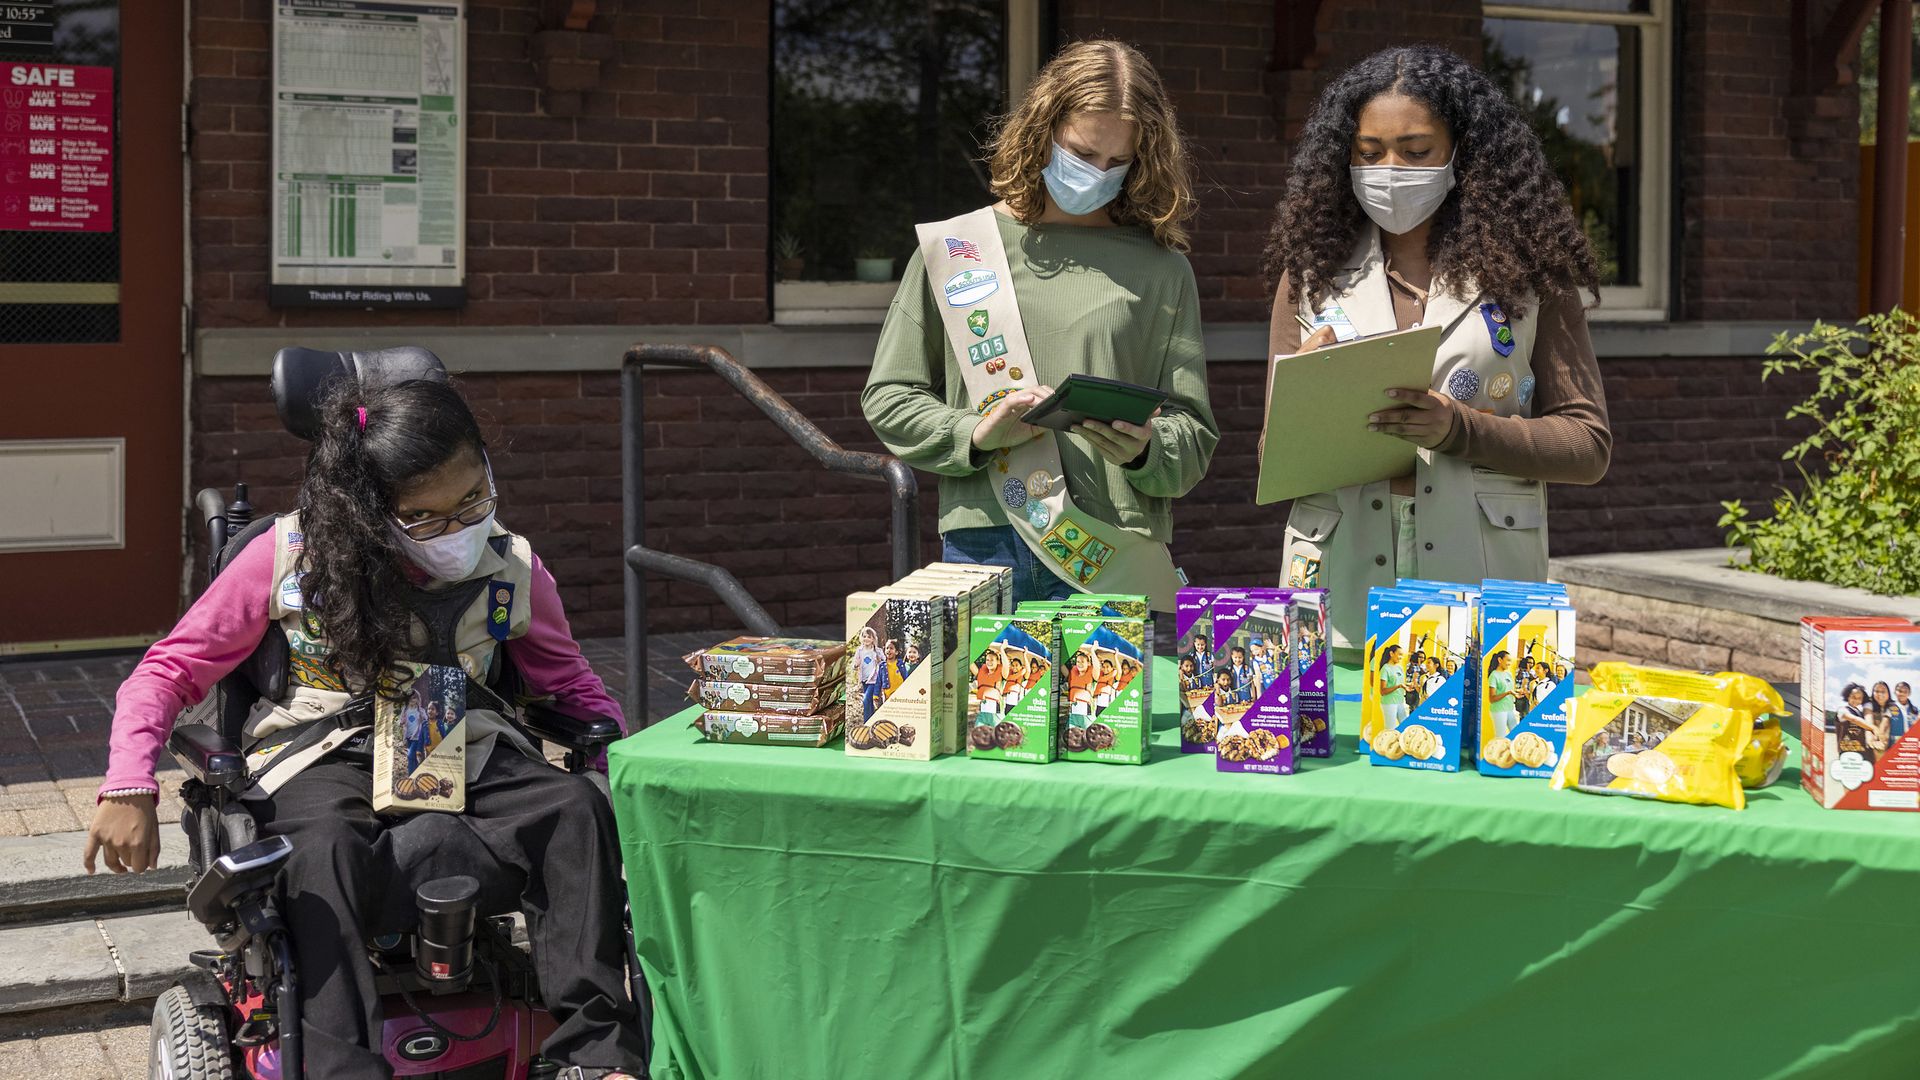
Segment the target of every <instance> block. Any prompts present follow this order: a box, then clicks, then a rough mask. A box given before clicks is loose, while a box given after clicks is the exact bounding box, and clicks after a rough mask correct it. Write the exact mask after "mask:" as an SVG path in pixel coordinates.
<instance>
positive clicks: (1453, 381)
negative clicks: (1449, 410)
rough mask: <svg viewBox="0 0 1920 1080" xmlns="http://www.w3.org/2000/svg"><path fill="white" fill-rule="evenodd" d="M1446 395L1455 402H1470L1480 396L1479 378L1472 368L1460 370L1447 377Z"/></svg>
mask: <svg viewBox="0 0 1920 1080" xmlns="http://www.w3.org/2000/svg"><path fill="white" fill-rule="evenodd" d="M1447 393H1449V394H1451V395H1453V399H1454V400H1455V401H1472V400H1473V399H1474V398H1476V397H1478V396H1479V394H1480V376H1479V375H1477V374H1475V373H1474V370H1473V369H1472V368H1461V369H1460V370H1458V371H1456V372H1454V373H1453V374H1451V375H1449V376H1447Z"/></svg>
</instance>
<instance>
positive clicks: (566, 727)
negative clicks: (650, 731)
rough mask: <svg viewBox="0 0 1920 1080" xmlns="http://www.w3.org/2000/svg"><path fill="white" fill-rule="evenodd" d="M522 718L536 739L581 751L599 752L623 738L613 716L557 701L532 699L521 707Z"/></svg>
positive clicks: (589, 753)
mask: <svg viewBox="0 0 1920 1080" xmlns="http://www.w3.org/2000/svg"><path fill="white" fill-rule="evenodd" d="M520 721H521V723H522V724H523V725H525V726H526V729H527V731H528V732H530V733H532V735H533V736H534V737H535V738H538V739H543V740H545V741H547V742H550V743H555V744H558V745H560V746H564V747H566V748H567V749H568V750H572V751H575V752H577V753H581V754H588V755H591V754H596V753H598V752H600V751H601V750H602V749H604V748H605V747H606V745H607V744H608V743H611V742H614V741H615V740H617V739H619V738H620V737H621V732H620V725H619V723H618V722H616V721H615V720H614V719H613V717H611V716H601V715H599V714H598V713H593V712H589V711H587V710H585V709H577V708H574V707H573V706H570V705H562V704H560V703H559V702H557V701H530V702H528V703H527V704H526V705H524V706H522V707H521V710H520Z"/></svg>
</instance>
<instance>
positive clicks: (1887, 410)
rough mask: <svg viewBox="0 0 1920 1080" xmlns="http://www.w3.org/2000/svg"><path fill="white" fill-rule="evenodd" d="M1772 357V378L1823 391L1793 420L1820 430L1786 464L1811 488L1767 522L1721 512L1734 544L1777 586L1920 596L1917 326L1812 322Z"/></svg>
mask: <svg viewBox="0 0 1920 1080" xmlns="http://www.w3.org/2000/svg"><path fill="white" fill-rule="evenodd" d="M1767 356H1768V359H1767V361H1766V365H1765V367H1764V368H1763V369H1762V377H1763V378H1772V377H1773V376H1775V375H1779V374H1781V373H1783V372H1792V373H1805V374H1807V375H1811V376H1813V377H1815V378H1817V379H1818V381H1819V382H1818V387H1817V388H1816V389H1815V390H1814V392H1813V395H1812V396H1811V397H1809V398H1807V400H1805V401H1803V402H1801V403H1800V404H1798V405H1795V406H1794V407H1793V408H1791V409H1789V410H1788V411H1787V417H1788V418H1789V419H1806V420H1808V421H1811V422H1812V423H1813V424H1814V430H1813V433H1812V434H1811V435H1808V436H1807V437H1806V438H1805V439H1804V440H1802V441H1801V442H1800V443H1799V444H1798V445H1796V446H1794V447H1793V448H1792V449H1790V450H1788V451H1787V452H1786V454H1785V455H1784V457H1785V459H1786V460H1788V461H1792V462H1794V463H1795V464H1796V465H1797V466H1798V467H1799V469H1800V475H1801V476H1802V477H1804V478H1805V480H1806V487H1805V490H1803V491H1802V492H1800V493H1799V494H1797V495H1796V494H1794V493H1793V492H1791V491H1786V492H1782V493H1781V495H1780V497H1779V498H1777V499H1775V500H1773V516H1772V517H1770V518H1754V517H1751V516H1749V514H1748V512H1747V508H1746V507H1745V506H1744V505H1742V504H1740V503H1738V502H1725V503H1722V504H1721V505H1722V506H1724V507H1725V508H1726V511H1727V512H1726V514H1725V515H1723V516H1722V517H1721V518H1720V526H1721V528H1723V529H1725V530H1726V531H1727V543H1728V544H1729V545H1730V546H1733V547H1745V548H1747V549H1748V550H1749V551H1750V552H1751V553H1752V562H1751V565H1750V567H1749V568H1750V569H1753V570H1757V571H1760V572H1762V573H1767V574H1772V575H1774V576H1776V577H1783V578H1793V579H1796V580H1800V581H1823V582H1826V583H1828V584H1830V585H1846V586H1852V587H1855V588H1861V589H1868V590H1871V591H1873V592H1876V593H1884V594H1911V593H1920V321H1917V320H1915V318H1914V317H1913V316H1912V315H1909V314H1907V313H1906V312H1903V311H1894V312H1892V313H1889V314H1886V315H1869V316H1868V317H1866V318H1864V319H1862V320H1860V321H1859V322H1858V323H1856V324H1854V325H1852V326H1831V325H1828V324H1826V323H1815V324H1814V325H1813V328H1812V329H1811V330H1809V331H1807V332H1806V333H1804V334H1798V335H1794V336H1792V337H1789V336H1788V335H1786V334H1781V335H1780V336H1779V337H1778V338H1777V339H1775V340H1774V343H1773V344H1772V345H1771V346H1769V347H1768V349H1767Z"/></svg>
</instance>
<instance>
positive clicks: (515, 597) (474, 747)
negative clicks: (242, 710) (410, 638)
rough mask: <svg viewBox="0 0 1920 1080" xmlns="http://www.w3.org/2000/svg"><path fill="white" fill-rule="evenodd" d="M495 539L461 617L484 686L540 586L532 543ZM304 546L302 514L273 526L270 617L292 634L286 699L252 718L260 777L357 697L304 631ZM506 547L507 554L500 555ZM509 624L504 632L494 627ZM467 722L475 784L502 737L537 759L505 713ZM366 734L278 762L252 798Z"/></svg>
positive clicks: (499, 534)
mask: <svg viewBox="0 0 1920 1080" xmlns="http://www.w3.org/2000/svg"><path fill="white" fill-rule="evenodd" d="M493 536H494V537H495V540H494V541H493V542H491V543H489V544H488V545H487V547H486V548H485V549H484V550H483V552H482V553H481V556H480V563H479V565H477V566H476V567H474V570H473V573H471V574H469V575H467V577H466V578H465V579H464V580H467V581H472V580H474V579H476V578H485V579H487V582H488V585H487V587H486V588H485V589H484V590H482V591H481V592H480V594H479V595H478V596H477V597H476V598H475V599H474V601H473V603H471V604H469V605H468V606H467V608H466V610H465V611H464V612H463V613H462V614H461V615H460V618H459V620H458V622H457V623H456V625H455V629H454V640H453V648H454V651H455V653H456V655H457V657H458V659H459V662H460V666H461V667H462V668H463V669H464V670H465V671H466V673H467V674H468V675H471V676H472V677H473V678H474V679H475V680H477V681H479V682H483V683H484V682H485V681H486V680H487V674H488V672H489V671H491V670H492V666H493V664H494V663H495V662H497V659H498V657H497V656H496V653H497V651H498V649H499V647H500V644H501V642H502V641H503V640H511V639H512V638H517V637H520V636H521V635H523V634H525V633H526V632H527V627H528V625H529V624H530V623H531V621H532V619H531V611H532V605H533V600H532V597H531V596H530V595H529V591H530V589H531V583H532V580H533V549H532V547H531V546H530V545H528V543H527V541H526V540H525V538H523V537H520V536H517V535H515V534H513V533H510V532H507V531H506V530H504V529H502V528H501V527H500V526H498V525H495V526H494V527H493ZM499 538H505V540H506V543H505V544H504V545H501V544H500V542H499ZM304 543H305V538H304V537H303V536H302V534H301V526H300V516H299V515H298V514H287V515H285V516H283V517H281V518H279V519H278V520H277V521H276V522H275V523H274V527H273V597H272V599H271V600H270V601H269V603H268V607H267V611H268V616H269V617H270V618H272V619H273V620H274V621H275V622H276V623H278V624H279V627H280V632H281V633H283V634H285V635H286V636H287V645H288V651H289V652H290V653H291V663H290V665H289V671H288V672H287V692H286V696H285V697H284V698H283V699H282V700H280V701H265V700H263V701H261V702H259V703H258V704H257V705H255V706H254V709H253V712H252V713H251V714H250V715H249V716H248V717H247V723H246V728H245V735H246V743H245V748H246V750H247V766H248V768H249V769H251V770H253V771H255V772H258V771H259V770H260V769H261V768H263V767H264V766H265V765H267V764H268V763H269V762H274V761H275V758H276V755H277V754H278V752H279V751H280V750H281V749H283V748H284V747H285V746H286V744H287V742H288V741H289V740H290V739H291V738H292V737H293V734H294V732H295V730H296V729H298V728H301V727H303V726H305V725H307V724H311V723H314V722H317V721H320V720H325V719H327V718H329V717H331V716H333V715H334V714H336V713H339V712H340V711H341V710H343V709H345V708H346V707H347V705H348V703H349V702H350V701H351V700H352V698H353V695H352V694H351V693H349V691H348V687H346V686H345V685H343V683H342V682H341V679H340V677H339V676H338V675H337V674H336V673H334V672H333V671H332V670H331V669H330V668H328V666H327V662H326V661H327V656H328V654H329V653H330V652H331V648H330V646H329V645H328V643H327V639H326V637H325V636H324V634H315V633H311V632H309V629H308V628H307V626H306V625H305V620H304V618H303V615H304V613H305V602H306V601H305V597H304V596H303V595H302V594H301V591H300V581H299V578H300V575H298V574H297V573H296V572H295V569H294V563H295V561H296V560H297V559H298V558H299V556H300V552H301V549H302V547H303V545H304ZM502 546H504V548H505V551H504V553H502V552H501V551H497V550H495V549H496V547H502ZM501 608H504V609H505V615H504V619H499V620H498V621H496V616H497V614H498V612H499V609H501ZM502 625H503V626H504V627H505V630H504V632H502V631H499V630H496V629H493V627H495V626H502ZM414 630H415V636H416V638H420V639H424V636H425V635H424V631H423V629H422V628H421V627H420V626H419V625H418V623H416V624H415V627H414ZM466 717H467V778H468V780H469V781H471V780H472V779H473V778H474V777H475V776H477V775H478V774H479V771H480V769H481V768H482V767H483V766H485V765H486V761H487V755H488V754H489V753H490V752H491V751H492V749H493V742H494V737H495V736H496V735H501V734H505V735H506V736H507V737H508V739H509V740H511V741H512V742H513V743H514V745H515V746H517V747H518V748H520V749H521V750H522V751H523V752H526V753H528V754H534V753H535V751H534V750H533V748H532V747H531V746H530V745H529V744H528V743H527V742H526V740H525V738H524V737H523V736H521V735H520V733H519V732H518V731H517V730H515V729H514V728H513V726H512V725H510V724H509V723H507V721H506V720H505V719H504V718H503V717H501V715H500V714H499V713H497V712H493V711H491V710H486V709H469V710H467V714H466ZM366 730H368V726H367V725H362V726H358V727H347V728H342V729H341V730H339V731H336V732H333V733H332V734H330V735H328V736H327V737H326V738H325V739H323V740H321V741H319V742H317V743H314V744H313V745H311V746H308V747H305V748H303V749H301V750H300V751H298V759H297V760H294V759H289V760H287V761H284V762H277V763H276V764H275V767H274V769H273V770H272V772H271V773H269V774H268V775H267V776H266V777H265V778H264V779H263V780H262V781H261V783H260V784H258V785H256V787H255V788H254V789H253V790H251V791H249V792H248V793H247V794H248V795H249V796H257V795H266V794H271V793H272V792H273V791H275V790H277V789H278V788H279V787H280V786H281V785H282V784H285V783H286V782H287V781H288V780H289V779H291V778H292V777H293V776H294V775H296V774H297V773H298V772H299V771H300V770H301V769H303V768H305V767H306V766H308V765H310V764H312V763H313V762H315V761H318V760H320V759H321V758H322V757H325V756H326V755H327V754H328V753H330V752H332V751H333V750H335V749H337V748H339V747H340V746H341V745H342V744H344V743H346V742H347V741H348V740H350V739H352V738H353V737H354V736H355V735H358V734H359V733H361V732H363V731H366Z"/></svg>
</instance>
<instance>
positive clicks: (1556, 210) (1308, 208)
mask: <svg viewBox="0 0 1920 1080" xmlns="http://www.w3.org/2000/svg"><path fill="white" fill-rule="evenodd" d="M1389 92H1392V93H1398V94H1404V95H1406V96H1407V97H1410V98H1412V99H1414V100H1415V101H1418V102H1420V103H1421V104H1423V105H1425V106H1426V107H1427V108H1428V109H1431V110H1432V111H1433V113H1434V115H1435V116H1437V117H1439V118H1440V119H1441V120H1442V121H1443V122H1445V123H1446V125H1447V129H1448V131H1449V132H1450V133H1451V134H1452V136H1453V168H1454V176H1455V181H1456V183H1455V186H1454V189H1453V190H1452V191H1451V192H1448V193H1447V198H1446V201H1445V202H1443V203H1441V204H1440V208H1439V209H1438V210H1437V211H1435V212H1434V215H1433V232H1432V233H1431V235H1430V238H1429V240H1428V250H1429V253H1430V257H1431V259H1432V264H1433V274H1434V280H1435V281H1440V282H1444V283H1445V284H1446V285H1447V286H1448V287H1450V288H1455V289H1461V288H1465V289H1479V290H1483V291H1485V292H1487V293H1488V294H1490V295H1491V296H1492V297H1493V298H1494V299H1495V300H1496V301H1498V302H1499V304H1500V306H1501V307H1504V308H1506V309H1507V310H1508V311H1509V312H1511V313H1512V314H1513V315H1514V316H1515V317H1518V316H1520V315H1522V314H1524V313H1525V302H1526V299H1527V298H1528V297H1545V296H1547V295H1548V294H1550V293H1557V292H1560V291H1562V290H1565V289H1567V288H1570V287H1574V286H1581V287H1585V288H1586V289H1587V290H1589V291H1590V292H1592V293H1593V297H1594V301H1595V302H1596V303H1598V302H1599V299H1600V291H1599V290H1600V270H1599V264H1598V263H1597V262H1596V260H1595V259H1594V255H1593V249H1592V247H1591V246H1590V245H1589V244H1588V243H1587V237H1586V234H1585V233H1584V232H1582V231H1581V229H1580V225H1579V223H1578V222H1576V221H1575V220H1574V217H1573V209H1572V206H1571V205H1570V204H1569V203H1568V201H1567V193H1566V189H1565V188H1564V187H1563V186H1562V185H1561V183H1560V178H1559V177H1557V176H1555V175H1554V173H1553V170H1552V169H1551V168H1549V167H1548V165H1547V158H1546V154H1545V152H1544V151H1542V150H1541V147H1540V138H1539V136H1538V135H1536V134H1535V133H1534V131H1533V129H1532V128H1531V127H1529V126H1528V125H1527V121H1526V119H1525V118H1524V117H1522V116H1521V114H1520V111H1519V110H1518V109H1516V108H1515V107H1514V105H1513V103H1512V102H1511V101H1509V100H1508V99H1507V97H1506V95H1505V94H1503V93H1501V92H1500V88H1499V87H1497V86H1495V85H1494V84H1493V81H1492V80H1491V79H1488V78H1487V77H1486V75H1485V74H1483V73H1482V72H1480V71H1479V70H1478V69H1476V68H1475V67H1474V66H1473V65H1471V64H1469V63H1467V61H1466V60H1464V59H1462V58H1461V57H1459V56H1457V55H1455V54H1453V53H1451V52H1448V51H1447V50H1445V49H1441V48H1437V47H1434V46H1431V45H1409V46H1402V47H1398V48H1392V49H1382V50H1381V51H1379V52H1377V53H1374V54H1373V55H1372V56H1369V57H1367V58H1366V59H1364V60H1362V61H1360V62H1359V63H1357V64H1355V65H1353V66H1352V67H1350V68H1348V69H1347V70H1346V71H1345V72H1344V73H1343V74H1341V76H1340V77H1339V78H1337V79H1335V80H1334V81H1333V83H1332V85H1330V86H1328V87H1327V88H1326V90H1325V91H1324V92H1323V93H1321V95H1320V100H1319V101H1317V102H1315V103H1314V107H1313V113H1312V115H1310V116H1309V117H1308V118H1307V124H1306V129H1305V130H1304V131H1303V132H1302V133H1301V135H1300V140H1299V142H1298V143H1296V144H1295V145H1294V150H1293V162H1292V170H1291V172H1290V173H1289V175H1288V177H1287V193H1286V196H1285V198H1283V199H1282V200H1281V201H1280V206H1279V209H1278V213H1277V214H1276V216H1275V218H1274V222H1273V227H1272V229H1271V230H1269V232H1268V233H1267V248H1266V251H1265V253H1264V254H1263V255H1262V257H1261V261H1260V269H1261V272H1262V273H1264V274H1265V275H1266V279H1267V286H1268V287H1269V288H1274V287H1277V285H1278V283H1279V280H1280V275H1281V274H1282V273H1285V274H1286V275H1287V279H1288V283H1289V286H1290V288H1291V295H1290V297H1289V300H1290V301H1291V302H1292V303H1294V304H1295V305H1298V304H1299V303H1300V300H1301V298H1302V297H1310V298H1313V299H1314V300H1315V301H1316V302H1317V301H1318V300H1319V299H1320V298H1323V297H1325V296H1328V295H1330V294H1331V293H1332V292H1333V291H1334V281H1333V278H1334V274H1335V273H1336V272H1337V271H1338V270H1339V269H1340V267H1341V265H1342V264H1343V263H1344V262H1345V261H1346V259H1347V257H1348V256H1349V255H1351V254H1352V253H1353V245H1354V242H1355V240H1356V239H1357V238H1358V237H1359V236H1361V232H1360V230H1361V228H1362V227H1366V228H1372V227H1373V224H1372V222H1371V221H1369V220H1368V218H1367V215H1366V211H1364V210H1362V209H1361V207H1360V201H1359V200H1358V199H1356V198H1355V197H1354V195H1353V185H1352V179H1351V175H1350V174H1349V173H1348V171H1347V168H1348V164H1349V162H1350V160H1351V156H1350V155H1351V152H1352V147H1353V137H1354V132H1355V130H1356V129H1357V128H1358V126H1359V120H1360V110H1361V109H1363V108H1365V107H1366V105H1367V103H1368V102H1370V101H1372V100H1373V99H1374V98H1376V97H1379V96H1380V95H1382V94H1385V93H1389Z"/></svg>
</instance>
